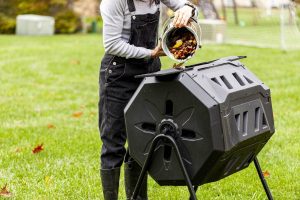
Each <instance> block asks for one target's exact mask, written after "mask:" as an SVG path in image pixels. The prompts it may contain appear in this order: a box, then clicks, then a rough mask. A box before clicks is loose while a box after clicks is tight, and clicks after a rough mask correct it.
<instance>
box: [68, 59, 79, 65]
mask: <svg viewBox="0 0 300 200" xmlns="http://www.w3.org/2000/svg"><path fill="white" fill-rule="evenodd" d="M70 63H71V64H73V65H79V64H80V60H71V62H70Z"/></svg>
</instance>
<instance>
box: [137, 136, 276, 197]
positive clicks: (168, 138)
mask: <svg viewBox="0 0 300 200" xmlns="http://www.w3.org/2000/svg"><path fill="white" fill-rule="evenodd" d="M160 140H163V141H168V142H169V143H170V144H171V145H172V147H173V149H174V151H175V154H176V157H177V160H178V162H179V165H180V168H181V171H182V173H183V175H184V179H185V182H186V185H187V187H188V189H189V192H190V198H189V199H190V200H197V197H196V191H197V189H198V186H193V185H192V182H191V179H190V177H189V174H188V172H187V169H186V167H185V166H184V163H183V160H182V157H181V154H180V151H179V148H178V146H177V144H176V141H175V140H174V138H173V137H172V136H169V135H165V134H159V135H157V136H156V137H155V138H154V139H153V140H152V143H151V146H150V150H149V153H148V156H147V158H146V161H145V163H144V165H143V168H142V171H141V174H140V176H139V179H138V181H137V184H136V186H135V188H134V191H133V194H132V197H131V200H136V198H137V196H138V193H139V191H140V188H141V185H142V181H143V179H144V177H145V176H146V175H147V171H148V169H149V167H150V165H151V159H152V156H153V153H154V150H155V147H156V145H157V143H158V142H159V141H160ZM254 164H255V168H256V171H257V173H258V176H259V178H260V180H261V183H262V185H263V187H264V190H265V192H266V194H267V197H268V200H273V197H272V194H271V191H270V189H269V187H268V184H267V182H266V180H265V178H264V176H263V173H262V171H261V168H260V165H259V162H258V160H257V157H255V158H254Z"/></svg>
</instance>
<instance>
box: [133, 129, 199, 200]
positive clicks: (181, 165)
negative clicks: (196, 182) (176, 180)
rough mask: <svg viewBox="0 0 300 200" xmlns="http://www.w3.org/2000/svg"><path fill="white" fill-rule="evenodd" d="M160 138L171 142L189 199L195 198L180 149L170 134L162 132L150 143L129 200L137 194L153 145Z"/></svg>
mask: <svg viewBox="0 0 300 200" xmlns="http://www.w3.org/2000/svg"><path fill="white" fill-rule="evenodd" d="M161 139H167V140H169V141H170V142H171V145H172V147H173V148H174V150H175V153H176V157H177V160H178V162H179V165H180V168H181V170H182V173H183V175H184V179H185V182H186V184H187V187H188V189H189V192H190V195H191V196H190V199H191V200H197V197H196V193H195V189H194V187H193V185H192V182H191V179H190V177H189V175H188V172H187V170H186V168H185V166H184V163H183V160H182V157H181V154H180V151H179V149H178V146H177V144H176V142H175V140H174V139H173V138H172V137H171V136H168V135H163V134H160V135H157V136H156V137H155V138H154V139H153V141H152V143H151V146H150V150H149V153H148V156H147V158H146V161H145V163H144V165H143V168H142V171H141V174H140V176H139V179H138V182H137V184H136V186H135V188H134V191H133V195H132V197H131V200H136V198H137V195H138V193H139V190H140V188H141V184H142V181H143V179H144V177H145V175H146V173H147V171H148V169H149V166H150V165H151V159H152V155H153V153H154V150H155V147H156V145H157V143H158V142H159V141H160V140H161Z"/></svg>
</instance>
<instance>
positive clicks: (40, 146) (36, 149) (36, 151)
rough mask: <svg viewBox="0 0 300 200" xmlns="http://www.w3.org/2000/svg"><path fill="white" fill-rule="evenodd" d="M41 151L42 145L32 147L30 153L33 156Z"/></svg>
mask: <svg viewBox="0 0 300 200" xmlns="http://www.w3.org/2000/svg"><path fill="white" fill-rule="evenodd" d="M43 150H44V146H43V144H40V145H38V146H36V147H34V149H33V150H32V153H34V154H35V153H40V152H41V151H43Z"/></svg>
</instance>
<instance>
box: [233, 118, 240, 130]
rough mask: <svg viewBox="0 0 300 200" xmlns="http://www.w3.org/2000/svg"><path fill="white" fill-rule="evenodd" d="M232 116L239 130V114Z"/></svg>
mask: <svg viewBox="0 0 300 200" xmlns="http://www.w3.org/2000/svg"><path fill="white" fill-rule="evenodd" d="M234 118H235V123H236V127H237V129H238V131H240V130H241V115H240V114H236V115H235V116H234Z"/></svg>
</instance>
